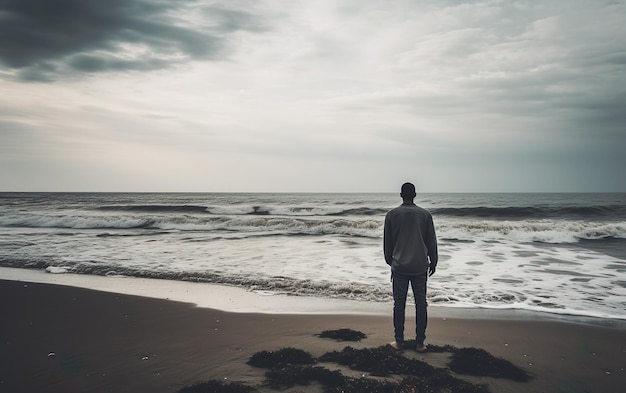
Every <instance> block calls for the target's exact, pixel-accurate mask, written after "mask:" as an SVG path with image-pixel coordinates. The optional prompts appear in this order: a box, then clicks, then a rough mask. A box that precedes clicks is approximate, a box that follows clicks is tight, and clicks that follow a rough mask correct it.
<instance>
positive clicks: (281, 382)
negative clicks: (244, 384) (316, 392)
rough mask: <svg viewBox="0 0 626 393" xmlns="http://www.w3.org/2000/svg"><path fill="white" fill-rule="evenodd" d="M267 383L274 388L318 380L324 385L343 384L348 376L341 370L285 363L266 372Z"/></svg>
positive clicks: (306, 383)
mask: <svg viewBox="0 0 626 393" xmlns="http://www.w3.org/2000/svg"><path fill="white" fill-rule="evenodd" d="M265 376H266V377H267V384H268V385H269V387H270V388H272V389H286V388H290V387H292V386H294V385H308V384H310V383H311V381H318V382H319V383H320V384H322V385H324V386H327V387H328V386H330V387H332V386H341V385H343V384H344V383H345V381H346V377H344V375H343V374H341V372H339V371H331V370H329V369H327V368H324V367H319V366H316V367H313V366H300V365H291V364H289V365H285V366H283V367H278V368H272V369H271V370H269V371H267V372H266V373H265Z"/></svg>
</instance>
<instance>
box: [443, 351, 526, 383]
mask: <svg viewBox="0 0 626 393" xmlns="http://www.w3.org/2000/svg"><path fill="white" fill-rule="evenodd" d="M449 366H450V369H451V370H452V371H454V372H455V373H459V374H467V375H477V376H487V377H494V378H507V379H511V380H513V381H517V382H527V381H529V380H530V379H531V378H530V376H529V375H528V374H527V373H526V371H524V370H522V369H521V368H519V367H517V366H515V365H514V364H513V363H511V362H509V361H508V360H505V359H502V358H496V357H494V356H493V355H491V354H490V353H489V352H487V351H485V350H484V349H479V348H462V349H459V350H457V351H456V352H455V353H454V354H453V355H452V361H451V362H450V363H449Z"/></svg>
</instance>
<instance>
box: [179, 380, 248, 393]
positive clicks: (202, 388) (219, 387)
mask: <svg viewBox="0 0 626 393" xmlns="http://www.w3.org/2000/svg"><path fill="white" fill-rule="evenodd" d="M255 390H256V389H255V388H253V387H250V386H246V385H244V384H242V383H240V382H225V381H218V380H215V379H211V380H209V381H205V382H199V383H196V384H194V385H191V386H185V387H184V388H182V389H181V390H179V391H178V392H179V393H251V392H254V391H255Z"/></svg>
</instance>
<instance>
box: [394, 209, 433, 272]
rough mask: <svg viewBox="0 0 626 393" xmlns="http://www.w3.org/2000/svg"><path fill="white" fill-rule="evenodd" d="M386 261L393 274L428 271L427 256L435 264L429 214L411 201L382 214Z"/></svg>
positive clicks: (431, 224) (431, 219) (431, 225)
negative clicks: (384, 214)
mask: <svg viewBox="0 0 626 393" xmlns="http://www.w3.org/2000/svg"><path fill="white" fill-rule="evenodd" d="M383 249H384V252H385V261H386V262H387V264H388V265H390V266H391V270H392V271H394V272H396V273H401V274H408V275H417V274H424V273H428V264H429V259H430V263H431V264H433V265H434V266H436V265H437V260H438V255H437V236H436V235H435V226H434V224H433V217H432V216H431V214H430V213H429V212H428V211H427V210H425V209H422V208H421V207H419V206H416V205H415V204H413V203H403V204H402V205H400V206H398V207H396V208H395V209H392V210H390V211H389V212H388V213H387V215H386V216H385V231H384V234H383Z"/></svg>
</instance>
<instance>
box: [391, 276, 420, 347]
mask: <svg viewBox="0 0 626 393" xmlns="http://www.w3.org/2000/svg"><path fill="white" fill-rule="evenodd" d="M427 279H428V275H427V274H421V275H418V276H413V275H410V276H409V275H405V274H400V273H396V272H391V282H392V285H393V328H394V335H395V339H396V342H399V343H401V342H403V341H404V320H405V309H406V298H407V293H408V291H409V283H411V289H413V297H414V298H415V339H416V341H417V342H418V343H423V342H424V340H425V339H426V324H427V322H428V312H427V308H428V303H427V302H426V281H427Z"/></svg>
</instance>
